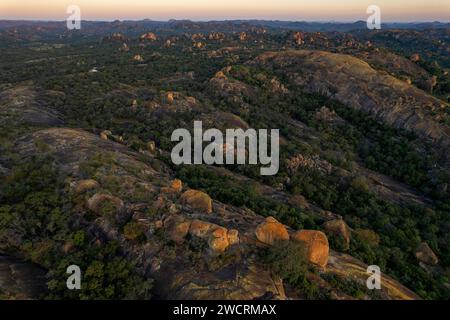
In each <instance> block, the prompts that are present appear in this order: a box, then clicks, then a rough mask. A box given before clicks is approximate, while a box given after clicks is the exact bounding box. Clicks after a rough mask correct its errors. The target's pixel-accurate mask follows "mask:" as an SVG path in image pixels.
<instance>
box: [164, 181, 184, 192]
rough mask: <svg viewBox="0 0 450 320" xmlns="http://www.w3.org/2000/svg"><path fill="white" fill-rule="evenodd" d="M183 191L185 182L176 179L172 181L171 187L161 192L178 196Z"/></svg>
mask: <svg viewBox="0 0 450 320" xmlns="http://www.w3.org/2000/svg"><path fill="white" fill-rule="evenodd" d="M182 190H183V182H182V181H181V180H180V179H175V180H173V181H172V183H171V184H170V186H169V187H164V188H162V189H161V192H162V193H164V194H171V193H172V194H176V193H180V192H181V191H182Z"/></svg>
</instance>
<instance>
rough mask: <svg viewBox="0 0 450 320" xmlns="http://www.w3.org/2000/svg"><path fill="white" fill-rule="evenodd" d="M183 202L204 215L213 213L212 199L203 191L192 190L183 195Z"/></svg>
mask: <svg viewBox="0 0 450 320" xmlns="http://www.w3.org/2000/svg"><path fill="white" fill-rule="evenodd" d="M181 202H182V203H183V204H185V205H189V206H191V207H192V208H193V209H197V210H199V211H201V212H203V213H211V212H212V199H211V197H210V196H209V195H207V194H206V193H204V192H202V191H198V190H193V189H190V190H188V191H186V192H185V193H183V194H182V196H181Z"/></svg>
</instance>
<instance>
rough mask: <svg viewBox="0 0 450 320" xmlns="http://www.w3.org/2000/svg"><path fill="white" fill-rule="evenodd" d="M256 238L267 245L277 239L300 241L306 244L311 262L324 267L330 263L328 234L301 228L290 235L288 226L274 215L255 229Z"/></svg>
mask: <svg viewBox="0 0 450 320" xmlns="http://www.w3.org/2000/svg"><path fill="white" fill-rule="evenodd" d="M255 235H256V238H257V239H258V240H259V241H260V242H262V243H264V244H267V245H273V244H274V243H275V242H277V241H289V240H290V239H292V240H293V241H299V242H302V243H304V244H305V247H306V252H307V257H308V260H309V262H310V263H312V264H315V265H317V266H320V267H322V268H324V267H325V266H326V265H327V263H328V253H329V245H328V238H327V236H326V235H325V234H324V233H323V232H321V231H317V230H300V231H296V232H295V233H293V235H292V237H291V236H290V235H289V232H288V230H287V228H286V227H285V226H284V225H283V224H281V223H280V222H278V221H277V220H276V219H275V218H273V217H268V218H266V220H265V221H264V222H263V223H261V224H260V225H259V226H258V227H257V228H256V231H255Z"/></svg>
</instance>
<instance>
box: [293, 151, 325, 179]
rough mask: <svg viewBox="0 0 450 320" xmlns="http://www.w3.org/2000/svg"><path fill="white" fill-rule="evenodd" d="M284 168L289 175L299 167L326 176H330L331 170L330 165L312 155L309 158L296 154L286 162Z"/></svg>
mask: <svg viewBox="0 0 450 320" xmlns="http://www.w3.org/2000/svg"><path fill="white" fill-rule="evenodd" d="M286 166H287V168H288V170H289V172H291V173H295V172H296V171H297V170H298V168H300V167H303V168H309V169H313V170H317V171H320V172H323V173H326V174H330V173H331V171H332V170H333V166H332V165H331V163H329V162H328V161H326V160H322V159H320V157H319V156H318V155H313V156H311V157H310V156H304V155H302V154H298V155H296V156H294V157H292V158H290V159H288V160H286Z"/></svg>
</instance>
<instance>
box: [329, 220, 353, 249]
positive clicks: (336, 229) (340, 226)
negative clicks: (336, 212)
mask: <svg viewBox="0 0 450 320" xmlns="http://www.w3.org/2000/svg"><path fill="white" fill-rule="evenodd" d="M323 227H324V229H325V232H326V233H327V235H328V236H336V237H341V238H342V240H344V244H345V249H346V250H348V248H349V246H350V229H349V228H348V226H347V224H346V223H345V221H344V220H343V219H334V220H329V221H327V222H325V223H324V225H323Z"/></svg>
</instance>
